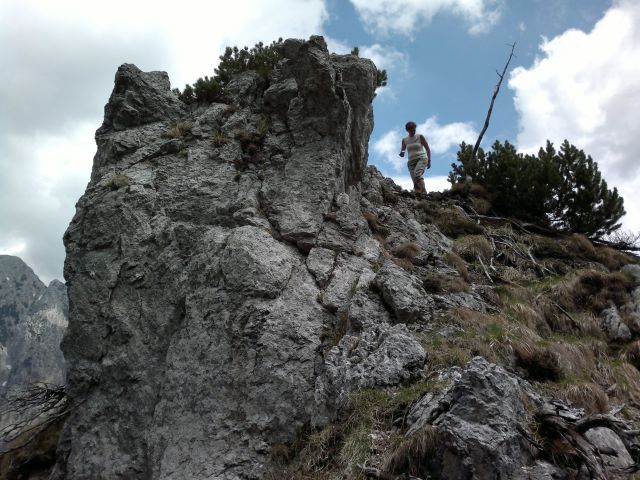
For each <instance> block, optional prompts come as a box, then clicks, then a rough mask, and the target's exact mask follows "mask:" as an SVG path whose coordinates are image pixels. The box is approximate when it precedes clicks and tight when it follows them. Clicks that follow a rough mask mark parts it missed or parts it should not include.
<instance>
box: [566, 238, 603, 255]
mask: <svg viewBox="0 0 640 480" xmlns="http://www.w3.org/2000/svg"><path fill="white" fill-rule="evenodd" d="M568 243H569V248H571V249H572V250H573V251H574V252H576V253H578V254H580V255H582V256H584V257H586V258H596V248H595V247H594V246H593V243H591V240H589V239H588V238H587V237H585V236H584V235H582V234H580V233H574V234H573V235H571V237H569V239H568Z"/></svg>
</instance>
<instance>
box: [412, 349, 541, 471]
mask: <svg viewBox="0 0 640 480" xmlns="http://www.w3.org/2000/svg"><path fill="white" fill-rule="evenodd" d="M456 377H457V376H454V377H453V380H452V381H451V382H450V384H449V387H448V388H446V389H445V391H444V392H442V393H441V394H438V395H434V394H433V393H431V394H427V396H426V397H425V398H424V399H423V401H421V402H419V403H418V404H417V405H416V406H415V407H414V408H413V411H412V412H411V413H410V414H409V417H408V420H409V421H410V422H413V423H412V424H411V428H410V430H409V432H408V434H409V435H410V434H413V433H414V432H416V431H417V429H419V428H420V427H421V426H423V425H426V424H427V423H428V424H431V425H433V428H434V429H435V430H436V431H437V433H438V438H439V444H438V453H437V455H436V456H435V457H434V461H433V462H432V467H431V468H432V469H433V472H432V473H433V474H434V475H436V476H437V477H438V478H448V479H462V478H513V477H514V476H515V475H516V474H517V472H519V471H521V469H522V467H526V466H528V465H531V464H532V462H533V458H532V455H531V452H530V450H529V448H528V444H527V440H526V439H525V438H524V436H523V435H522V433H520V432H521V431H528V426H527V422H528V420H527V413H526V410H525V406H524V403H523V398H524V397H525V396H526V387H525V386H524V384H523V382H522V381H521V380H520V379H518V378H517V377H515V376H514V375H512V374H510V373H508V372H506V371H505V370H504V369H503V368H501V367H499V366H497V365H493V364H490V363H489V362H487V361H486V360H485V359H483V358H481V357H475V358H474V359H473V360H471V361H470V362H469V363H468V364H467V365H466V366H465V367H464V369H463V370H462V372H461V374H460V376H459V377H457V378H456ZM418 412H419V414H418ZM525 478H526V477H525Z"/></svg>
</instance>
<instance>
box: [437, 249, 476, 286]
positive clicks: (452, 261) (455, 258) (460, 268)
mask: <svg viewBox="0 0 640 480" xmlns="http://www.w3.org/2000/svg"><path fill="white" fill-rule="evenodd" d="M444 260H445V262H447V263H448V264H449V265H451V266H452V267H453V268H455V269H456V271H457V272H458V274H460V276H461V277H462V278H463V279H464V281H465V282H467V283H469V282H470V281H471V275H470V274H469V269H468V268H467V264H466V263H465V261H464V260H463V259H462V258H460V255H458V254H457V253H455V252H447V253H446V255H445V256H444Z"/></svg>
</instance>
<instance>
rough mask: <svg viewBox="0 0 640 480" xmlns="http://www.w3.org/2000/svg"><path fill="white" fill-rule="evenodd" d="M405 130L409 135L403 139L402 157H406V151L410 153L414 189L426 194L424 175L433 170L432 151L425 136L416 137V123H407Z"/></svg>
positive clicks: (410, 169)
mask: <svg viewBox="0 0 640 480" xmlns="http://www.w3.org/2000/svg"><path fill="white" fill-rule="evenodd" d="M405 128H406V130H407V132H408V133H409V135H407V136H406V137H404V138H403V139H402V147H401V148H400V156H401V157H404V151H405V150H408V151H409V159H408V160H407V168H409V175H411V180H412V181H413V189H414V190H415V191H416V192H418V193H426V191H427V190H426V188H425V186H424V177H423V175H424V171H425V169H427V168H431V149H430V148H429V144H428V143H427V140H426V139H425V138H424V136H422V135H420V134H417V135H416V123H415V122H407V124H406V125H405Z"/></svg>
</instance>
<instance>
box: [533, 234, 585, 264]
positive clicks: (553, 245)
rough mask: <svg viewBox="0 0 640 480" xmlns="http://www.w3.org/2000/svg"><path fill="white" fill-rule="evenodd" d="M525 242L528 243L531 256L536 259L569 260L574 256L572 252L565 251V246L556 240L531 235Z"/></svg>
mask: <svg viewBox="0 0 640 480" xmlns="http://www.w3.org/2000/svg"><path fill="white" fill-rule="evenodd" d="M527 240H528V241H529V242H530V244H531V249H532V251H533V255H534V256H535V257H536V258H560V259H571V258H574V256H575V254H574V253H573V252H570V251H569V250H568V249H567V246H566V244H565V243H564V242H561V241H560V239H558V238H549V237H543V236H542V235H531V236H529V237H528V239H527Z"/></svg>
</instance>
